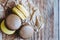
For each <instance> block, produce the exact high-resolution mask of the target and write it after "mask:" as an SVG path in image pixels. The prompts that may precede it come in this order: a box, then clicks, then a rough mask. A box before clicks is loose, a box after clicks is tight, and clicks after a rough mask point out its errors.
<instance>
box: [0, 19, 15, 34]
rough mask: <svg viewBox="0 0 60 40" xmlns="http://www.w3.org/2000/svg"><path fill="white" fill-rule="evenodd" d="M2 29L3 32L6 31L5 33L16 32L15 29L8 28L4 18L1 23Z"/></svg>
mask: <svg viewBox="0 0 60 40" xmlns="http://www.w3.org/2000/svg"><path fill="white" fill-rule="evenodd" d="M1 30H2V32H4V33H5V34H8V35H11V34H13V33H15V31H12V30H9V29H7V28H6V26H5V21H4V20H3V21H2V23H1Z"/></svg>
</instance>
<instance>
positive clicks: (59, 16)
mask: <svg viewBox="0 0 60 40" xmlns="http://www.w3.org/2000/svg"><path fill="white" fill-rule="evenodd" d="M59 30H60V0H59ZM59 40H60V31H59Z"/></svg>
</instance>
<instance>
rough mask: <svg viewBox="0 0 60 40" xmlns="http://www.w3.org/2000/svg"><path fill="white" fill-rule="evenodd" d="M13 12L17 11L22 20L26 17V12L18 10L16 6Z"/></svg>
mask: <svg viewBox="0 0 60 40" xmlns="http://www.w3.org/2000/svg"><path fill="white" fill-rule="evenodd" d="M13 12H14V13H16V14H17V15H18V16H19V17H20V18H21V19H22V20H24V19H26V17H25V16H24V14H23V13H22V12H21V11H20V10H18V9H17V8H16V7H14V8H13Z"/></svg>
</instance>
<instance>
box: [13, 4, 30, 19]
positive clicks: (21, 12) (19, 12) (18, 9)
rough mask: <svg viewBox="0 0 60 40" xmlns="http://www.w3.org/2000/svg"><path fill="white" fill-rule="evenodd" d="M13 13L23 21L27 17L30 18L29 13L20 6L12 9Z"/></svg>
mask: <svg viewBox="0 0 60 40" xmlns="http://www.w3.org/2000/svg"><path fill="white" fill-rule="evenodd" d="M12 11H13V12H14V13H16V14H17V15H18V16H20V18H21V19H22V20H25V19H26V18H27V17H29V13H28V11H27V10H26V9H25V8H24V7H23V6H22V5H20V4H18V5H16V7H14V8H13V9H12Z"/></svg>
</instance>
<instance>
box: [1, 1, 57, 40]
mask: <svg viewBox="0 0 60 40" xmlns="http://www.w3.org/2000/svg"><path fill="white" fill-rule="evenodd" d="M10 1H12V0H9V2H10ZM13 1H15V0H13ZM19 1H20V4H22V5H23V6H24V7H25V8H26V9H27V10H28V11H29V13H30V14H34V15H33V16H32V20H33V22H34V23H35V21H36V16H38V20H39V19H40V17H42V19H43V20H41V21H40V20H39V22H40V23H39V24H41V23H42V24H44V26H41V29H40V30H39V32H37V31H36V32H34V34H33V36H32V37H31V38H30V39H21V38H19V37H16V36H15V35H14V34H13V35H6V34H4V33H3V32H1V31H0V40H55V39H56V36H57V35H56V36H55V34H56V31H55V28H54V25H55V24H54V0H19ZM19 1H16V2H15V3H16V4H19ZM2 4H4V3H2ZM35 10H36V11H35ZM54 38H55V39H54ZM56 40H57V39H56Z"/></svg>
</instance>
